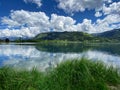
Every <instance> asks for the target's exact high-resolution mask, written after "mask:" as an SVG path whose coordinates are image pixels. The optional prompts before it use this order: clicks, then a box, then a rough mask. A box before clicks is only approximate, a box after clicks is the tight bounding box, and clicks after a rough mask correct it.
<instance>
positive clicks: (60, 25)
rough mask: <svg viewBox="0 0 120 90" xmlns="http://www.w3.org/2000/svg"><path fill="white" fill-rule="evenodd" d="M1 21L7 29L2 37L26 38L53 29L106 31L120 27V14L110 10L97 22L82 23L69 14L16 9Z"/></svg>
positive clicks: (0, 32)
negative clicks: (49, 14) (47, 13)
mask: <svg viewBox="0 0 120 90" xmlns="http://www.w3.org/2000/svg"><path fill="white" fill-rule="evenodd" d="M110 7H111V6H109V7H108V8H110ZM98 16H99V15H98ZM1 22H2V25H3V26H4V25H5V26H6V29H2V30H0V37H23V38H25V37H34V36H36V35H37V34H39V33H44V32H51V31H55V32H63V31H82V32H87V33H98V32H104V31H108V30H112V29H114V28H119V27H120V15H119V14H118V13H114V14H113V13H110V12H109V14H107V15H106V16H105V17H104V18H103V19H98V20H97V21H96V22H92V20H90V19H87V18H86V19H83V22H82V23H76V20H74V19H73V18H72V17H69V16H60V15H57V14H51V16H50V17H48V16H47V15H46V14H45V13H44V12H30V11H25V10H16V11H11V13H10V15H9V16H6V17H2V21H1Z"/></svg>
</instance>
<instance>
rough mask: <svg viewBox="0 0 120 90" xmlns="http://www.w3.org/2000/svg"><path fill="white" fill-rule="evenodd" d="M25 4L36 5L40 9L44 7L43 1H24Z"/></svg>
mask: <svg viewBox="0 0 120 90" xmlns="http://www.w3.org/2000/svg"><path fill="white" fill-rule="evenodd" d="M24 2H25V3H34V4H36V5H37V6H38V7H41V6H42V3H41V0H24Z"/></svg>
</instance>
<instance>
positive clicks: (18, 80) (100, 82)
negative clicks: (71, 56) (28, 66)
mask: <svg viewBox="0 0 120 90" xmlns="http://www.w3.org/2000/svg"><path fill="white" fill-rule="evenodd" d="M119 84H120V74H119V73H118V71H117V70H116V69H114V68H113V67H106V66H105V65H104V64H103V63H101V62H93V61H90V60H87V59H81V60H72V61H66V62H64V63H61V64H59V65H58V66H57V67H56V68H54V69H52V70H50V71H49V72H39V71H37V70H36V69H33V70H31V71H16V70H14V69H11V68H5V67H4V68H0V90H109V89H110V87H112V88H116V89H117V87H118V85H119ZM118 90H120V89H118Z"/></svg>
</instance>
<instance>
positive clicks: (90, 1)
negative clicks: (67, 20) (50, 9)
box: [56, 0, 112, 13]
mask: <svg viewBox="0 0 120 90" xmlns="http://www.w3.org/2000/svg"><path fill="white" fill-rule="evenodd" d="M56 1H57V2H58V8H60V9H63V10H64V11H65V12H66V13H74V12H83V11H85V9H88V10H90V9H95V10H96V11H98V10H101V9H102V6H103V5H104V3H111V2H112V0H56Z"/></svg>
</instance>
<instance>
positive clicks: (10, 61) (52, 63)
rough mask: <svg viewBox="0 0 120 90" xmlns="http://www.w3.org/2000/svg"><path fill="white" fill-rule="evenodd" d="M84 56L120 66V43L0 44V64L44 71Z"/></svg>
mask: <svg viewBox="0 0 120 90" xmlns="http://www.w3.org/2000/svg"><path fill="white" fill-rule="evenodd" d="M82 57H86V58H88V59H92V60H94V61H96V60H101V61H102V62H104V63H105V64H106V65H113V66H115V67H117V68H120V44H101V45H95V44H92V45H91V44H89V45H81V44H61V45H60V44H49V45H47V44H45V45H44V44H35V43H34V44H31V43H29V44H25V43H24V44H22V43H21V44H15V43H14V44H11V43H10V44H0V66H1V67H3V66H9V67H13V68H18V69H27V70H30V69H32V68H33V67H36V68H37V69H39V70H41V71H44V70H47V69H50V68H52V67H56V66H57V64H59V63H60V62H63V61H65V60H70V59H75V58H82Z"/></svg>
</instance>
